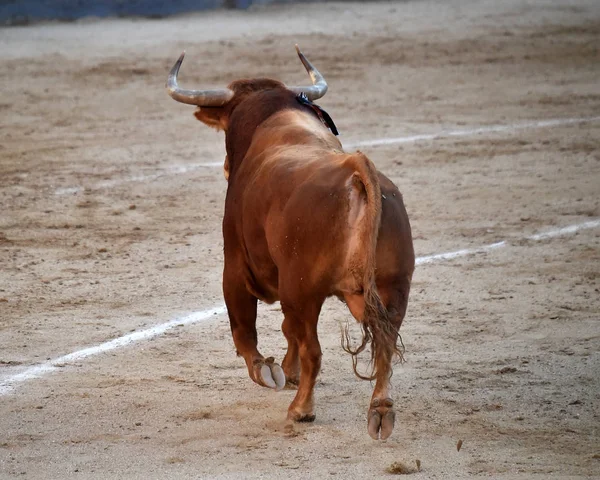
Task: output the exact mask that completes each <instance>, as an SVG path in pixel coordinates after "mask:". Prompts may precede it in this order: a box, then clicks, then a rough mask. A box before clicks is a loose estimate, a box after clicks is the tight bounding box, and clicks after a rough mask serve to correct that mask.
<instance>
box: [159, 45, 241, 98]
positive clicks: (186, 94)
mask: <svg viewBox="0 0 600 480" xmlns="http://www.w3.org/2000/svg"><path fill="white" fill-rule="evenodd" d="M184 56H185V52H183V53H182V54H181V56H180V57H179V60H177V61H176V62H175V65H173V68H172V69H171V71H170V72H169V79H168V80H167V84H166V85H165V86H166V87H167V91H168V92H169V95H170V96H171V97H173V98H174V99H175V100H177V101H178V102H181V103H187V104H188V105H197V106H199V107H220V106H222V105H225V104H226V103H227V102H228V101H229V100H231V98H232V97H233V92H232V91H231V90H229V89H228V88H222V89H220V90H185V89H183V88H179V85H177V74H178V73H179V67H181V62H183V57H184Z"/></svg>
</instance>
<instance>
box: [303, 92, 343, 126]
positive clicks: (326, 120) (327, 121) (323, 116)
mask: <svg viewBox="0 0 600 480" xmlns="http://www.w3.org/2000/svg"><path fill="white" fill-rule="evenodd" d="M296 100H298V102H300V103H301V104H302V105H306V106H308V107H310V108H312V109H313V111H314V112H315V113H316V114H317V117H319V120H321V122H323V125H325V126H326V127H327V128H328V129H329V130H331V133H333V134H334V135H339V132H338V129H337V128H336V126H335V123H333V120H332V119H331V117H330V116H329V114H328V113H327V112H326V111H325V110H323V109H322V108H321V107H319V106H318V105H317V104H315V103H312V102H311V101H310V100H309V99H308V97H307V96H306V93H304V92H302V93H300V94H298V95H296Z"/></svg>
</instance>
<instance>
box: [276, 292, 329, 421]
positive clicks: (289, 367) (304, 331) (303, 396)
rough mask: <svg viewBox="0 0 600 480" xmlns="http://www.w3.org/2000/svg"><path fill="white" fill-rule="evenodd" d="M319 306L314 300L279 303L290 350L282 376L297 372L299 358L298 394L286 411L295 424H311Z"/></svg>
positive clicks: (318, 355)
mask: <svg viewBox="0 0 600 480" xmlns="http://www.w3.org/2000/svg"><path fill="white" fill-rule="evenodd" d="M322 304H323V300H320V301H315V299H314V298H313V299H311V300H307V301H305V302H301V301H292V302H290V301H286V300H285V299H284V298H282V300H281V306H282V309H283V313H284V315H285V320H284V322H283V331H284V334H285V336H286V337H287V339H288V345H289V346H290V347H291V350H290V349H288V353H287V354H286V357H285V360H284V368H285V369H286V373H287V372H288V371H289V372H290V374H291V375H292V379H294V372H295V371H296V372H297V370H296V369H297V364H296V362H297V357H296V355H297V356H298V357H299V359H300V362H299V363H300V378H299V381H298V392H297V393H296V397H295V398H294V400H293V401H292V403H291V404H290V406H289V408H288V419H290V420H294V421H296V422H312V421H313V420H314V419H315V414H314V395H313V393H314V388H315V383H316V380H317V375H318V374H319V370H320V369H321V345H320V344H319V338H318V337H317V322H318V320H319V313H320V312H321V306H322ZM296 349H297V350H296ZM296 352H297V353H296ZM295 378H296V379H297V376H296V377H295Z"/></svg>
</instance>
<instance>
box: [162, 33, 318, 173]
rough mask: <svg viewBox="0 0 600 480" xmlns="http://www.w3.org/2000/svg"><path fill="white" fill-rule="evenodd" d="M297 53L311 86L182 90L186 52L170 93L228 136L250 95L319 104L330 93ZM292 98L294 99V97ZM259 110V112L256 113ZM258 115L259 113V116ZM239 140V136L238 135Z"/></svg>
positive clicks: (254, 84)
mask: <svg viewBox="0 0 600 480" xmlns="http://www.w3.org/2000/svg"><path fill="white" fill-rule="evenodd" d="M296 51H297V52H298V56H299V57H300V61H301V62H302V63H303V65H304V67H305V68H306V71H307V72H308V74H309V75H310V78H311V80H312V85H308V86H301V87H287V86H286V85H284V84H283V83H281V82H278V81H276V80H271V79H267V78H258V79H252V80H237V81H234V82H232V83H230V84H229V86H228V87H227V88H222V89H214V90H187V89H183V88H180V87H179V85H178V84H177V74H178V73H179V69H180V67H181V63H182V62H183V57H184V55H185V52H183V53H182V54H181V56H180V57H179V59H178V60H177V62H175V65H173V68H172V69H171V72H170V73H169V78H168V80H167V84H166V87H167V91H168V93H169V95H170V96H171V97H172V98H173V99H175V100H177V101H178V102H181V103H186V104H188V105H195V106H197V107H199V108H198V109H197V111H196V112H195V113H194V115H195V116H196V118H197V119H198V120H200V121H201V122H203V123H205V124H206V125H208V126H209V127H213V128H216V129H217V130H223V131H225V134H226V136H227V133H228V130H229V126H230V119H231V115H232V113H233V111H234V109H235V108H236V106H237V105H238V104H240V103H241V102H242V101H243V100H244V99H245V98H247V97H248V96H249V95H250V94H252V93H255V92H261V91H267V90H274V89H276V90H279V91H287V92H289V93H288V94H290V93H291V94H293V95H299V94H301V93H304V94H305V95H306V97H307V98H308V99H309V100H311V101H312V100H317V99H319V98H321V97H322V96H323V95H325V93H326V92H327V82H325V79H324V78H323V76H322V75H321V74H320V73H319V71H318V70H317V69H316V68H315V67H314V66H313V65H312V64H311V63H310V62H309V61H308V60H307V59H306V57H305V56H304V55H303V54H302V52H301V51H300V49H299V48H298V45H296ZM292 98H293V97H292ZM255 110H256V109H255ZM256 113H257V114H258V112H256ZM258 116H260V115H259V114H258ZM236 135H237V136H238V137H239V136H240V132H239V131H238V132H236ZM228 153H229V152H228ZM224 169H225V178H228V177H229V161H228V157H225V165H224Z"/></svg>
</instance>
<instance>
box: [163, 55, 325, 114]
mask: <svg viewBox="0 0 600 480" xmlns="http://www.w3.org/2000/svg"><path fill="white" fill-rule="evenodd" d="M296 51H297V52H298V56H299V57H300V61H301V62H302V63H303V64H304V67H305V68H306V71H307V72H308V74H309V75H310V78H311V80H312V83H313V84H312V85H310V86H306V87H287V88H288V89H289V90H291V91H292V92H294V93H296V94H300V93H304V94H306V96H307V97H308V99H309V100H317V99H319V98H321V97H322V96H323V95H325V93H326V92H327V82H325V79H324V78H323V75H321V74H320V73H319V71H318V70H317V69H316V68H315V67H314V66H313V65H312V64H311V63H310V62H309V61H308V60H307V59H306V57H305V56H304V54H303V53H302V52H301V51H300V49H299V48H298V45H296ZM184 56H185V52H183V53H182V54H181V56H180V57H179V59H178V60H177V62H175V65H173V68H172V69H171V72H170V73H169V78H168V80H167V84H166V87H167V91H168V92H169V95H170V96H171V97H172V98H173V99H175V100H177V101H178V102H181V103H187V104H188V105H196V106H198V107H222V106H224V105H225V104H227V103H228V102H229V101H230V100H231V99H232V98H233V97H234V95H235V91H234V88H232V86H233V85H230V87H228V88H222V89H217V90H186V89H183V88H180V87H179V85H178V84H177V74H178V73H179V68H180V67H181V63H182V62H183V57H184ZM234 83H235V82H234Z"/></svg>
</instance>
